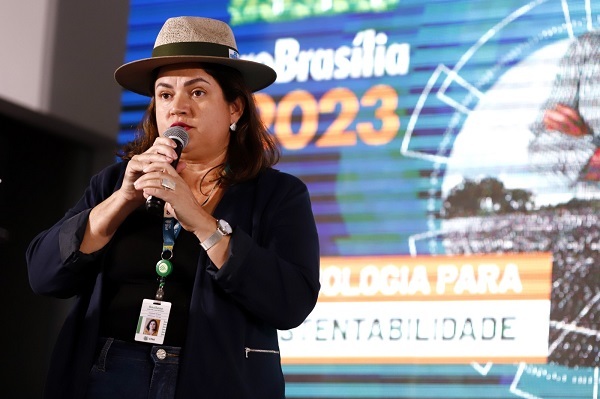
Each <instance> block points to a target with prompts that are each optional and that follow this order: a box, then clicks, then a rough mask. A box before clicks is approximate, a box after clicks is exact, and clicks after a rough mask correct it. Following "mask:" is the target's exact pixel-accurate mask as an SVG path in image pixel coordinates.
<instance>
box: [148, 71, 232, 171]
mask: <svg viewBox="0 0 600 399" xmlns="http://www.w3.org/2000/svg"><path fill="white" fill-rule="evenodd" d="M154 96H155V102H156V122H157V126H158V133H159V134H161V135H162V134H163V132H164V131H165V130H167V129H168V128H170V127H172V126H182V127H183V128H184V129H185V130H186V131H187V132H188V134H189V137H190V140H189V143H188V145H187V147H186V148H185V149H184V151H183V154H182V157H181V158H182V159H188V160H191V161H196V160H199V161H203V160H206V161H208V160H210V159H211V158H213V157H216V156H218V155H220V154H223V153H224V152H225V151H226V150H227V146H228V144H229V125H231V124H232V123H233V122H237V121H238V119H239V118H240V116H241V113H242V110H240V109H239V108H240V106H239V101H236V102H234V103H231V104H230V103H228V102H227V101H225V98H224V96H223V91H222V89H221V87H220V86H219V84H218V83H217V81H216V80H215V79H214V78H213V77H212V76H210V75H209V74H208V73H207V72H206V71H204V69H201V68H199V67H197V66H195V65H194V64H184V65H174V66H167V67H163V68H161V69H160V70H159V73H158V78H157V79H156V82H155V83H154Z"/></svg>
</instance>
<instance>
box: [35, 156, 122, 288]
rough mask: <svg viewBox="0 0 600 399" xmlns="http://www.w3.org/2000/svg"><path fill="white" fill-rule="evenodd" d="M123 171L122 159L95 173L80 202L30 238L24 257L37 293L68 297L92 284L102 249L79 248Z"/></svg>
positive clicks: (117, 184) (117, 183)
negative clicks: (91, 218)
mask: <svg viewBox="0 0 600 399" xmlns="http://www.w3.org/2000/svg"><path fill="white" fill-rule="evenodd" d="M124 170H125V162H121V163H118V164H115V165H112V166H109V167H108V168H106V169H104V170H103V171H101V172H100V173H98V174H97V175H95V176H93V177H92V179H91V180H90V184H89V186H88V187H87V189H86V190H85V192H84V194H83V196H82V197H81V198H80V199H79V201H78V202H77V204H75V206H73V207H72V208H71V209H69V210H68V211H67V212H66V214H65V215H64V216H63V217H62V218H61V219H60V220H59V221H58V222H57V223H56V224H55V225H54V226H52V227H50V228H49V229H47V230H45V231H43V232H41V233H40V234H38V235H37V236H36V237H35V238H34V239H33V240H32V241H31V243H30V244H29V247H28V248H27V251H26V254H25V258H26V261H27V271H28V275H29V284H30V285H31V288H32V290H33V291H34V292H35V293H37V294H40V295H48V296H54V297H57V298H69V297H72V296H74V295H77V294H79V293H80V292H82V290H85V289H86V288H87V287H88V286H89V285H90V284H93V282H94V279H95V277H96V275H97V274H98V266H97V264H98V262H95V261H96V260H97V259H98V257H99V256H100V255H101V251H98V252H96V253H93V254H83V253H81V252H80V251H79V247H80V244H81V241H82V239H83V234H84V232H85V228H86V225H87V221H88V216H89V213H90V211H91V210H92V208H93V207H94V206H96V205H97V204H98V203H100V202H102V201H103V200H104V199H105V198H107V197H108V196H109V195H110V194H111V193H112V192H113V191H114V190H115V189H116V188H117V187H118V186H119V185H120V184H121V182H122V176H123V172H124Z"/></svg>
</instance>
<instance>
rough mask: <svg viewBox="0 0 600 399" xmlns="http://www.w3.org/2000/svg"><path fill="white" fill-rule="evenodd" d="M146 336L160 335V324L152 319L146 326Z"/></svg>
mask: <svg viewBox="0 0 600 399" xmlns="http://www.w3.org/2000/svg"><path fill="white" fill-rule="evenodd" d="M144 334H146V335H156V334H158V323H157V321H156V320H154V319H150V320H149V321H148V323H147V324H146V328H145V329H144Z"/></svg>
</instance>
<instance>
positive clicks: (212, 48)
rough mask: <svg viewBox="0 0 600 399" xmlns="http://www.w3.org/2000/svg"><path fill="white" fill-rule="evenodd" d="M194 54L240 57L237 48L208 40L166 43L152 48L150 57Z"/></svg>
mask: <svg viewBox="0 0 600 399" xmlns="http://www.w3.org/2000/svg"><path fill="white" fill-rule="evenodd" d="M194 55H198V56H204V57H221V58H233V59H236V58H239V57H240V55H239V54H238V52H237V50H236V49H234V48H232V47H229V46H225V45H222V44H217V43H208V42H180V43H168V44H163V45H161V46H156V47H155V48H154V50H152V58H154V57H173V56H194Z"/></svg>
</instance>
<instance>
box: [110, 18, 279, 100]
mask: <svg viewBox="0 0 600 399" xmlns="http://www.w3.org/2000/svg"><path fill="white" fill-rule="evenodd" d="M185 62H208V63H213V64H220V65H227V66H229V67H232V68H235V69H237V70H238V71H240V72H241V73H242V76H243V77H244V80H245V82H246V85H247V86H248V87H249V88H250V89H251V90H252V91H257V90H260V89H264V88H265V87H267V86H269V85H270V84H271V83H273V82H274V81H275V79H276V78H277V74H276V73H275V71H274V70H273V69H272V68H270V67H268V66H266V65H264V64H261V63H258V62H253V61H246V60H242V59H240V58H239V53H238V51H237V45H236V43H235V37H234V36H233V32H232V31H231V28H230V27H229V25H227V24H226V23H225V22H222V21H218V20H215V19H210V18H201V17H176V18H169V19H167V21H166V22H165V23H164V25H163V27H162V28H161V30H160V32H159V33H158V36H157V37H156V42H155V43H154V50H152V57H151V58H144V59H141V60H137V61H133V62H129V63H127V64H125V65H122V66H121V67H119V68H117V70H116V71H115V79H116V80H117V82H118V83H119V84H120V85H121V86H123V87H124V88H126V89H128V90H131V91H133V92H135V93H139V94H143V95H145V96H152V95H153V92H154V89H153V87H152V85H153V83H154V78H155V76H154V74H153V71H154V70H155V69H156V68H159V67H162V66H166V65H172V64H179V63H185Z"/></svg>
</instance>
